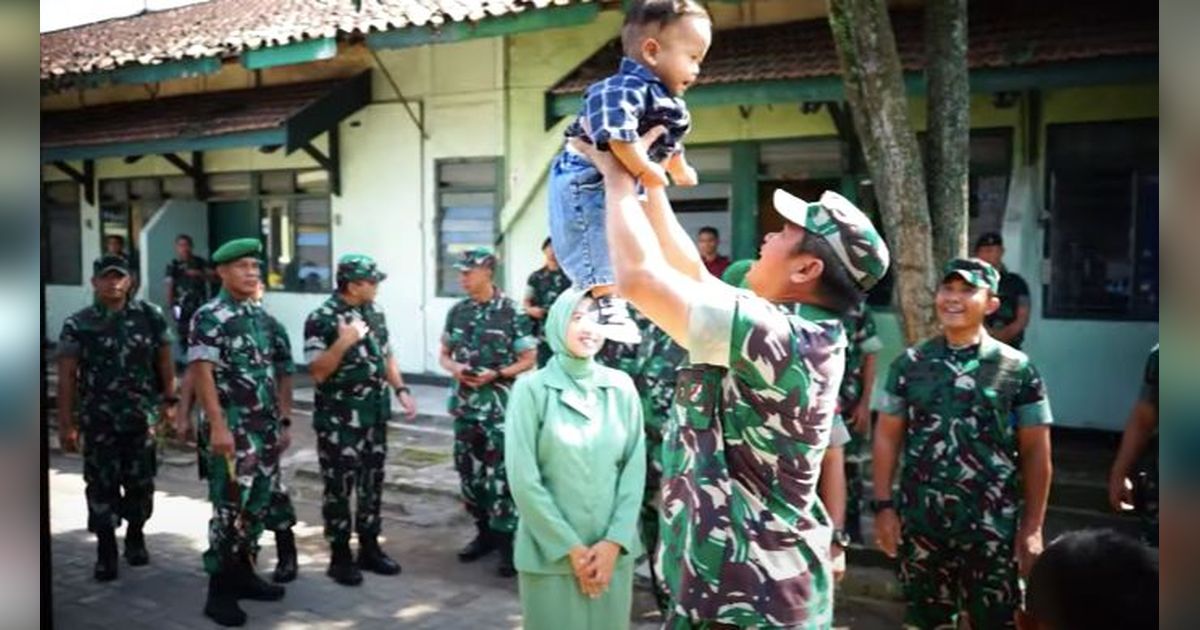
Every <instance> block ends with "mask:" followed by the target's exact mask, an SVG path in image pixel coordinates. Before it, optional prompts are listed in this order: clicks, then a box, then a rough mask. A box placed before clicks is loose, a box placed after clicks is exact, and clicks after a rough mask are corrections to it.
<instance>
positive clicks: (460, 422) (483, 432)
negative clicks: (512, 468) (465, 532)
mask: <svg viewBox="0 0 1200 630" xmlns="http://www.w3.org/2000/svg"><path fill="white" fill-rule="evenodd" d="M499 412H500V413H499V414H491V415H486V416H470V415H460V416H457V417H455V418H454V467H455V469H457V470H458V478H459V484H460V488H461V490H462V497H463V504H464V505H465V506H466V508H467V512H468V513H469V514H470V515H471V516H472V517H473V518H474V519H475V520H476V522H486V523H488V526H489V527H490V528H491V529H492V531H495V532H501V533H506V534H511V533H513V532H515V531H517V506H516V504H515V503H513V499H512V493H511V492H510V491H509V487H508V475H507V474H506V473H505V470H504V409H503V408H499Z"/></svg>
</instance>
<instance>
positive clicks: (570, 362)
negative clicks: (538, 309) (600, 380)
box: [544, 287, 596, 390]
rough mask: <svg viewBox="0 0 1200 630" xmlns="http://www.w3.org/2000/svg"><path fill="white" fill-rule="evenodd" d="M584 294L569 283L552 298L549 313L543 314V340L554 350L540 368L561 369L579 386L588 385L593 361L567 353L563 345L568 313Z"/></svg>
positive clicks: (586, 387)
mask: <svg viewBox="0 0 1200 630" xmlns="http://www.w3.org/2000/svg"><path fill="white" fill-rule="evenodd" d="M585 297H587V292H586V291H582V290H580V289H577V288H575V287H569V288H568V289H567V290H565V291H563V292H562V293H561V294H559V296H558V299H556V300H554V304H553V305H551V306H550V313H549V314H548V315H547V316H546V341H547V342H548V343H549V344H550V349H551V350H553V351H554V356H553V357H551V358H550V361H549V362H548V363H546V367H545V368H544V369H547V370H556V371H559V372H562V373H563V374H564V375H566V376H567V378H568V380H570V381H573V382H574V383H575V384H576V385H578V386H579V388H580V389H581V390H587V389H591V387H592V385H593V376H594V374H595V367H596V362H595V361H594V360H593V359H592V357H577V356H575V355H573V354H571V351H570V350H568V349H567V326H569V325H570V324H571V315H572V314H574V313H575V309H576V308H577V307H578V306H579V303H580V302H582V301H583V299H584V298H585Z"/></svg>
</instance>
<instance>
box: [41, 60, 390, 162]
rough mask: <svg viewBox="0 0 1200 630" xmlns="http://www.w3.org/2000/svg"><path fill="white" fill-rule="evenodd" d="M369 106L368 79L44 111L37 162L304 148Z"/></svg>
mask: <svg viewBox="0 0 1200 630" xmlns="http://www.w3.org/2000/svg"><path fill="white" fill-rule="evenodd" d="M370 100H371V74H370V71H365V72H362V73H360V74H358V75H357V76H355V77H353V78H350V79H342V80H335V81H320V82H313V83H291V84H287V85H277V86H270V87H261V88H254V89H249V90H229V91H222V92H208V93H204V94H188V95H185V96H173V97H168V98H161V99H154V100H149V101H136V102H129V103H114V104H111V105H98V106H95V107H84V108H82V109H72V110H63V111H48V112H43V113H42V145H41V146H42V162H43V163H48V162H65V161H68V160H91V159H96V158H103V157H121V156H133V155H157V154H173V153H182V152H188V151H207V150H213V149H229V148H239V147H261V146H279V147H283V148H284V149H285V150H286V151H287V152H288V153H290V152H292V151H295V150H296V149H300V148H304V147H305V146H306V145H307V144H308V143H309V142H310V141H311V140H312V139H313V138H314V137H316V136H317V135H319V134H321V133H323V132H325V131H328V130H330V129H332V128H334V127H335V126H336V125H337V123H338V122H340V121H341V120H342V119H343V118H345V117H346V116H348V115H350V114H352V113H354V112H355V111H358V110H359V109H361V108H362V107H363V106H364V105H366V104H367V103H369V102H370Z"/></svg>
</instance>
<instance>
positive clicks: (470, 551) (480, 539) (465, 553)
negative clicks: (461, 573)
mask: <svg viewBox="0 0 1200 630" xmlns="http://www.w3.org/2000/svg"><path fill="white" fill-rule="evenodd" d="M475 531H476V533H475V538H474V539H472V540H471V542H469V543H467V546H466V547H463V548H462V551H459V552H458V560H459V562H474V561H476V560H478V559H480V558H482V557H484V556H486V555H488V554H489V553H491V552H492V551H493V550H495V549H496V542H495V539H494V537H493V535H492V530H491V528H490V527H488V524H487V519H484V520H481V521H475Z"/></svg>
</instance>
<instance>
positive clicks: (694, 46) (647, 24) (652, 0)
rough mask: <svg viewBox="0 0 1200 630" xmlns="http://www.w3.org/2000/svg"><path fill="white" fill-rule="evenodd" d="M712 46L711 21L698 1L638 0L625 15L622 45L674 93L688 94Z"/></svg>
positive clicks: (626, 53) (706, 11)
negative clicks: (701, 63) (686, 92)
mask: <svg viewBox="0 0 1200 630" xmlns="http://www.w3.org/2000/svg"><path fill="white" fill-rule="evenodd" d="M711 44H712V18H710V17H709V15H708V10H707V9H705V8H704V6H703V5H701V4H700V3H699V2H696V1H695V0H638V1H635V2H634V3H633V5H632V6H630V7H629V10H628V11H627V12H626V13H625V25H624V26H622V27H621V46H622V47H623V48H624V51H625V56H626V57H629V58H631V59H634V60H636V61H638V62H639V63H641V64H642V65H644V66H646V67H647V68H649V69H650V71H651V72H653V73H654V74H655V75H656V76H657V77H658V78H659V79H662V82H663V83H664V84H666V86H667V89H668V90H670V91H671V93H672V94H674V95H676V96H679V95H681V94H683V93H684V92H685V91H687V89H688V87H690V86H691V85H692V84H693V83H695V82H696V77H698V76H699V75H700V62H702V61H704V56H705V55H706V54H708V47H709V45H711Z"/></svg>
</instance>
